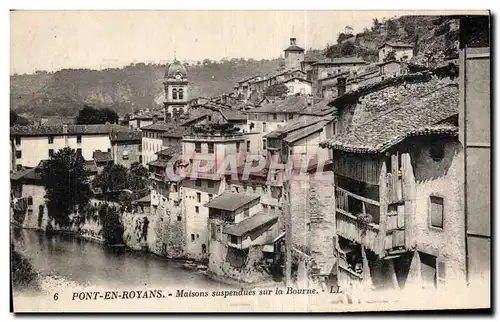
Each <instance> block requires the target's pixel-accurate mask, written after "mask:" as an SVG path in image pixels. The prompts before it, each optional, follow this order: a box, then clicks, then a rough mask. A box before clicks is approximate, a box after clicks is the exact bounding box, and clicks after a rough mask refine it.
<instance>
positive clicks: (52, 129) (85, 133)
mask: <svg viewBox="0 0 500 322" xmlns="http://www.w3.org/2000/svg"><path fill="white" fill-rule="evenodd" d="M132 131H133V130H131V129H129V128H127V127H124V126H120V125H116V124H87V125H76V124H68V125H52V126H44V125H42V126H36V125H25V126H14V127H11V129H10V137H11V138H12V141H11V142H12V144H14V148H13V150H15V155H14V157H15V165H16V167H18V166H24V167H36V166H38V164H39V163H40V161H42V160H47V159H50V158H51V157H52V155H53V154H54V153H56V152H57V151H58V150H61V149H64V148H66V147H70V148H72V149H75V150H76V151H77V152H78V153H80V154H81V155H82V156H83V158H84V159H85V160H92V154H93V153H94V151H96V150H101V151H108V152H110V151H111V140H110V133H111V132H132Z"/></svg>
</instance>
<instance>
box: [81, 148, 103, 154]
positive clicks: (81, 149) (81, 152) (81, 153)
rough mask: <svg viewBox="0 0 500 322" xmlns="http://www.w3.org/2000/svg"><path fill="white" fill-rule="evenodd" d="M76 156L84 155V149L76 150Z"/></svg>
mask: <svg viewBox="0 0 500 322" xmlns="http://www.w3.org/2000/svg"><path fill="white" fill-rule="evenodd" d="M108 152H109V151H108ZM76 154H78V155H82V149H81V148H78V149H76Z"/></svg>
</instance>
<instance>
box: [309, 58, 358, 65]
mask: <svg viewBox="0 0 500 322" xmlns="http://www.w3.org/2000/svg"><path fill="white" fill-rule="evenodd" d="M342 64H367V62H366V61H364V60H362V59H361V58H358V57H342V58H329V59H323V60H319V61H317V62H315V63H313V65H342Z"/></svg>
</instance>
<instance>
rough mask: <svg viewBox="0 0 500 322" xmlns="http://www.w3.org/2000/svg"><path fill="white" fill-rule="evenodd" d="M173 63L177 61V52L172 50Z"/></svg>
mask: <svg viewBox="0 0 500 322" xmlns="http://www.w3.org/2000/svg"><path fill="white" fill-rule="evenodd" d="M174 61H177V51H175V50H174Z"/></svg>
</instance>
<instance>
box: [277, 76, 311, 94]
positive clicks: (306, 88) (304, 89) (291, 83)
mask: <svg viewBox="0 0 500 322" xmlns="http://www.w3.org/2000/svg"><path fill="white" fill-rule="evenodd" d="M282 84H283V85H285V86H286V87H287V89H288V92H287V93H286V94H287V95H288V96H294V95H311V94H312V90H311V88H312V86H311V84H312V83H311V82H310V81H308V80H306V79H303V78H299V77H294V78H291V79H288V80H286V81H284V82H283V83H282Z"/></svg>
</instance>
